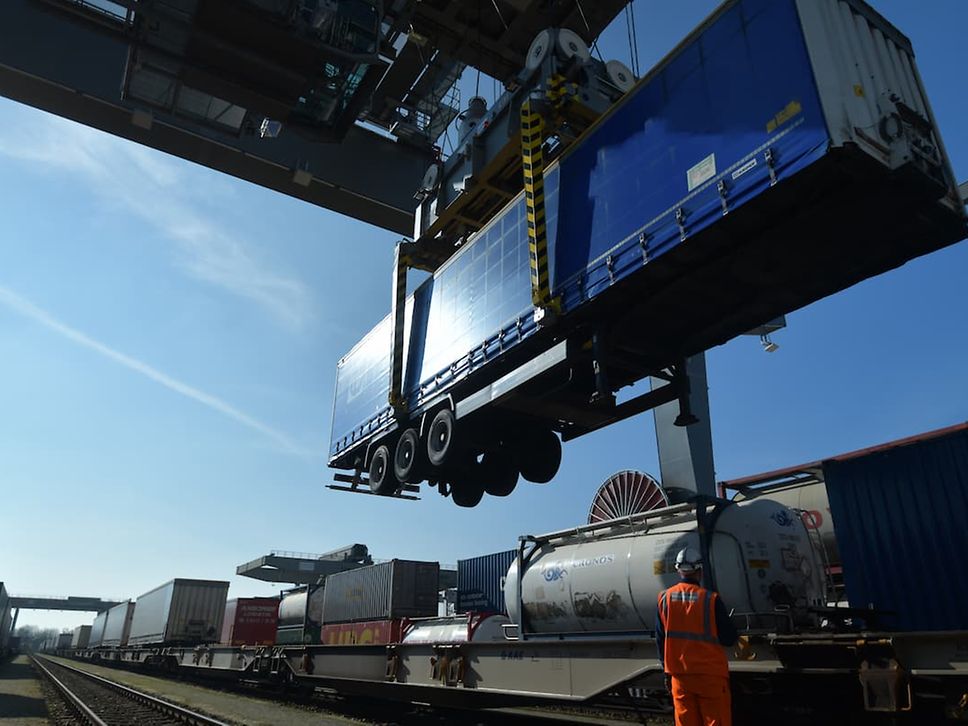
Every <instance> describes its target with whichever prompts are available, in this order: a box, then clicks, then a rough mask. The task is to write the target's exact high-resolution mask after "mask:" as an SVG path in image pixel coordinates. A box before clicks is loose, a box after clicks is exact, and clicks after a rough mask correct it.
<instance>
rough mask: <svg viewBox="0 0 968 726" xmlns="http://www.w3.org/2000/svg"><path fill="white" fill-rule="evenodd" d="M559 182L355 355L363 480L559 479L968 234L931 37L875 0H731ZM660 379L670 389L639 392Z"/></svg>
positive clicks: (496, 222)
mask: <svg viewBox="0 0 968 726" xmlns="http://www.w3.org/2000/svg"><path fill="white" fill-rule="evenodd" d="M469 143H470V142H469ZM546 151H547V152H548V153H549V154H551V155H553V152H552V151H551V150H550V149H548V148H547V147H546ZM536 193H537V192H535V191H534V190H532V192H529V194H530V196H528V194H526V193H524V192H522V193H521V194H519V195H518V196H517V197H515V198H514V199H512V200H511V201H510V202H509V203H508V204H507V206H506V207H505V208H504V209H503V210H502V211H500V212H499V213H498V214H497V215H496V216H495V217H494V218H493V219H492V220H491V221H490V222H489V223H488V224H487V225H485V226H484V227H483V228H482V229H481V230H480V231H479V232H477V233H476V234H474V235H473V236H471V237H469V238H468V239H467V241H466V242H464V244H463V245H462V246H461V247H460V249H459V250H458V251H457V252H456V254H454V255H453V256H452V257H451V258H450V259H449V260H448V261H447V262H446V263H444V264H443V265H442V266H441V267H440V268H439V269H437V271H436V272H435V273H434V274H433V276H432V277H430V278H429V279H427V280H426V281H424V282H423V283H422V284H421V285H420V286H418V287H417V288H416V290H415V291H414V293H413V295H412V296H410V297H409V298H408V299H407V301H406V306H405V310H404V314H403V325H402V329H399V328H400V326H398V325H396V317H394V316H389V317H387V318H385V319H384V320H383V321H382V322H380V323H379V324H378V325H377V326H376V327H375V328H374V329H373V330H372V331H371V332H370V333H368V334H367V335H366V336H365V337H364V338H363V339H362V340H361V341H360V342H359V343H358V344H357V345H356V346H354V347H353V349H352V350H351V351H350V352H349V353H348V354H347V355H345V356H344V357H343V358H342V359H341V360H340V361H339V363H338V365H337V381H336V392H335V402H334V412H333V426H332V438H331V444H330V451H329V465H330V466H331V467H334V468H337V469H344V470H352V471H353V472H354V473H353V474H352V475H339V476H340V477H343V478H342V479H340V481H346V479H347V478H349V479H350V480H351V482H352V486H351V487H350V488H357V489H360V488H362V486H363V485H364V484H366V483H368V485H369V489H370V491H372V492H373V493H377V494H390V495H392V494H397V495H400V494H403V493H404V492H405V491H407V490H408V489H410V490H412V489H413V487H414V485H416V484H419V482H421V481H424V480H426V481H428V482H429V483H430V484H431V485H434V486H436V487H437V488H438V489H439V490H440V492H441V493H442V494H449V495H451V496H452V498H453V500H454V502H455V503H456V504H458V505H462V506H474V505H476V504H477V503H478V502H479V501H480V499H481V497H482V496H483V494H484V493H485V492H487V493H489V494H491V495H495V496H505V495H507V494H509V493H510V492H511V491H512V490H513V489H514V487H515V485H516V483H517V481H518V478H519V475H520V476H521V477H523V478H525V479H527V480H530V481H534V482H547V481H549V480H551V479H552V478H553V477H554V475H555V473H556V471H557V468H558V465H559V461H560V446H561V444H560V441H559V436H560V437H561V439H562V440H569V439H572V438H575V437H577V436H581V435H583V434H585V433H588V432H590V431H594V430H596V429H599V428H602V427H604V426H608V425H610V424H611V423H614V422H616V421H618V420H621V419H623V418H626V417H628V416H632V415H635V414H637V413H640V412H642V411H644V410H647V409H649V408H651V407H654V406H656V405H659V404H662V403H666V402H668V401H672V400H675V399H679V400H680V406H681V407H682V416H681V417H680V421H679V422H680V423H682V424H687V423H689V422H690V420H691V413H690V411H689V409H688V382H687V379H686V378H685V373H684V367H683V365H682V361H684V359H685V358H686V357H687V356H690V355H693V354H696V353H699V352H701V351H703V350H706V349H708V348H710V347H713V346H715V345H718V344H721V343H723V342H725V341H727V340H729V339H731V338H733V337H735V336H737V335H739V334H742V333H744V332H746V331H748V330H750V329H752V328H754V327H756V326H758V325H760V324H762V323H764V322H766V321H768V320H771V319H773V318H775V317H776V316H778V315H780V314H784V313H788V312H790V311H792V310H795V309H797V308H800V307H802V306H804V305H807V304H809V303H811V302H813V301H816V300H818V299H820V298H822V297H825V296H827V295H830V294H832V293H834V292H837V291H839V290H842V289H844V288H846V287H849V286H850V285H852V284H855V283H856V282H859V281H861V280H863V279H866V278H868V277H871V276H873V275H877V274H880V273H882V272H884V271H886V270H889V269H891V268H893V267H897V266H898V265H901V264H903V263H905V262H907V261H908V260H911V259H913V258H915V257H917V256H919V255H923V254H925V253H927V252H930V251H933V250H936V249H939V248H941V247H944V246H946V245H950V244H952V243H954V242H956V241H958V240H960V239H962V238H964V237H965V236H966V221H965V210H964V207H963V201H962V199H961V197H960V195H959V193H958V187H957V183H956V180H955V177H954V176H953V174H952V170H951V165H950V162H949V160H948V157H947V155H946V153H945V150H944V145H943V142H942V140H941V136H940V133H939V131H938V128H937V125H936V123H935V119H934V116H933V114H932V111H931V106H930V103H929V100H928V97H927V94H926V92H925V90H924V87H923V84H922V82H921V79H920V76H919V74H918V70H917V66H916V63H915V61H914V54H913V49H912V47H911V44H910V42H909V40H908V39H907V38H906V37H905V36H904V35H903V34H902V33H901V32H900V31H898V30H897V28H895V27H894V26H892V25H891V24H890V23H888V22H887V21H886V20H885V19H884V18H883V17H882V16H880V15H879V14H878V13H877V12H876V11H875V10H874V9H873V8H872V7H871V6H870V5H868V4H867V3H865V2H862V0H729V1H728V2H725V3H724V4H723V5H722V6H720V8H719V9H718V10H717V11H716V12H715V13H714V14H713V15H712V16H711V17H710V18H709V19H708V20H707V21H705V22H704V23H703V24H702V25H701V26H700V27H699V28H697V29H696V30H695V31H694V32H693V33H692V34H690V35H689V36H688V37H687V38H686V39H685V40H684V41H683V42H682V43H681V44H680V45H679V46H678V47H677V48H676V49H675V50H673V51H672V52H671V53H670V54H669V55H668V56H667V57H666V58H665V59H664V60H662V61H661V62H660V63H659V64H658V65H657V66H656V67H655V68H654V69H653V70H652V71H650V72H649V73H648V74H647V75H646V76H645V77H644V78H642V79H641V80H640V81H639V83H638V84H637V85H636V86H635V87H634V88H633V89H632V90H631V91H629V92H628V93H627V94H626V95H625V96H624V97H623V98H622V99H621V100H620V101H619V102H618V103H617V104H615V106H614V107H613V108H612V109H610V110H609V111H608V112H607V113H605V114H604V115H603V117H602V118H601V119H599V121H598V122H596V123H595V124H594V125H593V126H592V127H591V128H590V129H588V130H587V131H586V132H585V133H584V135H583V136H582V137H581V138H580V139H579V140H578V141H576V142H575V143H573V144H571V145H570V146H568V148H567V149H566V150H565V151H564V152H563V153H562V154H561V155H560V156H559V157H558V158H557V159H554V160H553V162H552V163H550V164H549V165H547V168H546V169H545V170H544V186H543V193H542V194H541V198H540V199H536V198H535V194H536ZM538 206H540V207H541V209H540V211H541V212H542V213H543V214H544V217H545V220H546V225H544V226H542V229H541V230H537V225H536V222H535V220H536V219H538V217H536V216H535V213H536V212H535V209H536V207H538ZM539 222H540V220H539ZM529 225H530V226H531V229H530V230H529ZM536 231H543V232H546V236H547V260H546V261H545V259H544V257H542V258H541V259H540V260H538V259H535V257H534V254H533V252H534V250H533V244H532V238H533V236H534V235H535V233H536ZM545 265H546V266H545ZM533 273H536V274H533ZM544 276H546V280H547V285H548V288H549V299H548V300H538V299H536V298H535V297H534V290H535V279H537V278H543V277H544ZM395 328H398V329H397V330H396V332H397V333H398V334H399V333H402V335H400V336H399V337H400V340H399V346H397V344H396V343H397V341H395V340H394V338H395V336H394V330H395ZM398 349H399V351H398ZM398 352H399V355H401V356H402V360H403V370H402V374H401V376H402V377H401V381H402V383H401V386H400V391H399V399H400V400H393V399H394V395H391V394H395V393H396V392H395V391H394V389H393V382H394V371H393V370H392V368H393V366H392V365H391V361H392V360H394V359H395V357H397V355H398ZM647 376H653V377H656V378H659V379H663V378H664V379H665V380H666V381H668V383H667V384H666V385H663V386H661V387H658V388H657V389H656V390H653V391H650V392H647V393H638V394H637V395H636V393H635V392H633V393H632V394H630V396H631V397H629V398H628V400H624V399H623V398H622V396H623V395H624V394H622V393H620V392H621V391H622V390H623V389H625V388H626V387H628V386H630V385H632V384H634V383H636V382H637V381H640V380H642V379H644V378H646V377H647ZM391 403H392V404H393V405H391ZM338 478H339V477H338Z"/></svg>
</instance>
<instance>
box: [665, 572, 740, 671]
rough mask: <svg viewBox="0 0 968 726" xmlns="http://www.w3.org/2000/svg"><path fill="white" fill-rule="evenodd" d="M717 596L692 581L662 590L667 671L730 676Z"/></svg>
mask: <svg viewBox="0 0 968 726" xmlns="http://www.w3.org/2000/svg"><path fill="white" fill-rule="evenodd" d="M718 597H719V596H718V595H717V594H716V593H715V592H710V591H709V590H706V589H705V588H703V587H700V586H699V585H697V584H695V583H692V582H680V583H679V584H678V585H674V586H672V587H670V588H669V589H668V590H666V591H664V592H662V593H660V594H659V618H660V619H661V620H662V627H663V629H664V630H665V646H664V648H663V651H664V652H663V660H664V665H665V672H666V673H669V674H670V675H680V674H696V675H698V674H704V675H711V676H722V677H724V678H726V677H728V676H729V666H728V665H727V660H726V651H725V650H724V649H723V646H722V645H720V643H719V633H718V632H717V628H716V600H717V598H718Z"/></svg>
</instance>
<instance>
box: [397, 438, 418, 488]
mask: <svg viewBox="0 0 968 726" xmlns="http://www.w3.org/2000/svg"><path fill="white" fill-rule="evenodd" d="M424 458H425V457H424V451H423V447H421V446H420V434H418V433H417V430H416V429H414V428H409V429H407V430H406V431H404V432H403V433H402V434H401V435H400V440H399V441H397V448H396V451H395V452H394V454H393V473H394V475H395V476H396V478H397V481H401V482H408V483H410V484H416V483H417V482H419V481H421V480H422V479H423V478H424V469H425V468H426V467H425V466H424Z"/></svg>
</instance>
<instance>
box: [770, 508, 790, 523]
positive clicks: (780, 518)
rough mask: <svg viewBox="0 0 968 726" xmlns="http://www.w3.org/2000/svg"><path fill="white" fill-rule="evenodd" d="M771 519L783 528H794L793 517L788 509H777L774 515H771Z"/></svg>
mask: <svg viewBox="0 0 968 726" xmlns="http://www.w3.org/2000/svg"><path fill="white" fill-rule="evenodd" d="M770 519H772V520H773V521H774V522H776V523H777V524H778V525H780V526H781V527H792V526H793V522H794V521H795V520H794V519H793V515H792V514H791V513H790V512H789V510H787V509H777V510H776V511H775V512H773V514H771V515H770Z"/></svg>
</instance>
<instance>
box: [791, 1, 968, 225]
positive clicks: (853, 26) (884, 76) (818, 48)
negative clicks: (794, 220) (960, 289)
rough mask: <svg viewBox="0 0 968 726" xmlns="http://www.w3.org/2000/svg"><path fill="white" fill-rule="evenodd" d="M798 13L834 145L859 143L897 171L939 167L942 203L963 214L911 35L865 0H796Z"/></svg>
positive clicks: (931, 172) (933, 171)
mask: <svg viewBox="0 0 968 726" xmlns="http://www.w3.org/2000/svg"><path fill="white" fill-rule="evenodd" d="M797 11H798V14H799V16H800V22H801V24H802V27H803V35H804V39H805V40H806V47H807V53H808V55H809V56H810V63H811V65H812V66H813V72H814V77H815V79H816V82H817V89H818V91H819V92H820V103H821V105H822V106H823V112H824V116H825V117H826V122H827V129H828V131H829V133H830V137H831V140H832V142H833V144H834V146H844V145H847V144H856V146H857V147H858V148H859V149H861V150H863V151H864V152H866V153H867V154H869V155H870V156H872V157H874V158H875V159H877V160H878V161H879V162H880V163H882V164H884V165H885V166H887V167H889V168H891V169H898V168H900V167H902V166H904V165H906V164H910V165H912V166H913V167H915V168H919V169H920V170H922V171H924V172H925V173H926V174H927V175H928V176H934V175H935V174H936V173H937V170H940V171H941V174H942V175H943V177H944V178H943V179H940V178H939V179H938V181H939V183H941V184H943V185H944V186H945V187H947V193H946V195H945V196H944V198H943V199H942V200H940V201H941V203H942V204H945V205H946V206H949V207H951V208H952V209H954V210H956V211H959V212H960V211H961V210H962V207H963V206H964V205H963V201H962V200H961V198H960V194H959V192H958V180H957V179H956V178H955V176H954V173H953V171H952V168H951V163H950V161H949V158H948V155H947V152H946V151H945V148H944V143H943V142H942V140H941V136H940V135H939V134H938V133H937V128H938V125H937V122H936V121H935V118H934V113H933V112H932V110H931V105H930V103H929V102H928V96H927V93H926V92H925V90H924V83H923V82H922V80H921V74H920V73H919V72H918V67H917V63H916V62H915V59H914V50H913V48H912V46H911V41H910V40H909V39H908V38H907V37H906V36H905V35H904V34H903V33H901V32H900V31H899V30H898V29H897V28H895V27H894V26H893V25H891V24H890V23H889V22H888V21H887V20H886V19H885V18H884V17H883V16H881V15H880V14H879V13H878V12H877V11H876V10H874V8H873V7H871V6H870V5H869V4H868V3H866V2H861V1H860V0H797Z"/></svg>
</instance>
